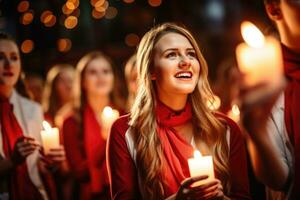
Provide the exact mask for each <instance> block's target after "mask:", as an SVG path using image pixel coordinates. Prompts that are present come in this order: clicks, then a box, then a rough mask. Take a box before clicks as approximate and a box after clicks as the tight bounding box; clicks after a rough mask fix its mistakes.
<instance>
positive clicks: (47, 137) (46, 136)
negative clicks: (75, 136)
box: [41, 121, 60, 155]
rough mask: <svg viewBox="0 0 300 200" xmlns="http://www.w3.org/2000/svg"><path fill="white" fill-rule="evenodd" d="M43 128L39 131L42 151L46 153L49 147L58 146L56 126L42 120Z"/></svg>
mask: <svg viewBox="0 0 300 200" xmlns="http://www.w3.org/2000/svg"><path fill="white" fill-rule="evenodd" d="M43 127H44V130H42V131H41V136H42V142H43V148H44V153H45V154H46V155H47V154H48V153H49V151H50V149H54V148H60V145H59V131H58V128H52V127H51V126H50V125H49V123H47V122H46V121H43Z"/></svg>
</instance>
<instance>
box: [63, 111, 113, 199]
mask: <svg viewBox="0 0 300 200" xmlns="http://www.w3.org/2000/svg"><path fill="white" fill-rule="evenodd" d="M82 123H83V124H82V128H81V127H80V123H79V120H78V119H77V118H76V115H75V114H74V115H72V116H70V117H68V118H67V119H66V120H65V122H64V124H63V128H62V129H63V130H62V133H63V140H64V145H65V150H66V156H67V160H68V162H69V165H70V169H71V171H72V174H73V175H74V177H75V179H76V180H77V181H78V182H79V183H80V198H81V199H91V198H92V195H102V196H103V198H102V199H108V198H106V196H109V195H108V194H107V193H106V192H107V188H108V187H109V183H108V177H107V169H106V155H105V149H106V140H105V139H103V137H102V136H101V127H100V124H99V123H98V121H97V119H96V116H95V113H94V111H93V110H92V109H91V108H90V107H89V106H86V107H85V108H84V112H83V118H82ZM104 193H105V194H104ZM99 199H101V198H99Z"/></svg>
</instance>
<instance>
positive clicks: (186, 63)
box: [179, 56, 191, 68]
mask: <svg viewBox="0 0 300 200" xmlns="http://www.w3.org/2000/svg"><path fill="white" fill-rule="evenodd" d="M179 66H180V67H181V68H189V67H190V66H191V60H190V59H189V58H188V57H187V56H181V58H180V61H179Z"/></svg>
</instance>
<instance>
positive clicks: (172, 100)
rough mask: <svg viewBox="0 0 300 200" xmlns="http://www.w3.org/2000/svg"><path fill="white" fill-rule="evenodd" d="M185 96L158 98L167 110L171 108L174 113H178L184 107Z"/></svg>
mask: <svg viewBox="0 0 300 200" xmlns="http://www.w3.org/2000/svg"><path fill="white" fill-rule="evenodd" d="M187 97H188V96H187V95H178V94H176V96H172V97H170V96H168V97H166V96H159V97H158V98H159V100H160V101H161V102H162V103H164V104H165V105H166V106H168V107H169V108H171V109H172V110H174V111H179V110H182V109H184V107H185V105H186V101H187Z"/></svg>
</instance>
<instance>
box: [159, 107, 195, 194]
mask: <svg viewBox="0 0 300 200" xmlns="http://www.w3.org/2000/svg"><path fill="white" fill-rule="evenodd" d="M156 117H157V133H158V136H159V139H160V141H161V143H162V148H163V152H164V158H165V163H164V165H165V166H164V171H163V173H162V174H163V179H164V190H165V196H170V195H172V194H174V193H175V192H177V190H178V188H179V187H180V183H181V182H182V181H183V180H184V179H185V178H187V177H190V172H189V167H188V163H187V160H188V159H189V158H191V157H193V152H194V148H193V147H192V146H191V144H189V143H187V142H186V141H185V140H184V139H183V138H182V137H181V136H180V135H178V133H177V132H176V131H175V129H174V128H173V127H174V126H178V125H182V124H185V123H186V122H188V121H190V120H191V119H192V110H191V105H190V104H189V103H187V104H186V106H185V108H184V109H183V110H182V111H180V112H175V111H173V110H172V109H170V108H168V107H167V106H166V105H164V104H163V103H162V102H160V101H158V102H157V106H156Z"/></svg>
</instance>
